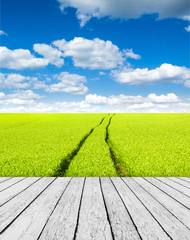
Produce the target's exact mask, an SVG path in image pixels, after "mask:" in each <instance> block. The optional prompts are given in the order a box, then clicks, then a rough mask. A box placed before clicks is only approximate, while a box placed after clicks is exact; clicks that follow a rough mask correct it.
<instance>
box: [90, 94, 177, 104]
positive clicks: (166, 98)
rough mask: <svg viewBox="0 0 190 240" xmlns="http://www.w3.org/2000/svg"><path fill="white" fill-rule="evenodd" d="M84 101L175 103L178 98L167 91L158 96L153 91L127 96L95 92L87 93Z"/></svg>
mask: <svg viewBox="0 0 190 240" xmlns="http://www.w3.org/2000/svg"><path fill="white" fill-rule="evenodd" d="M85 101H86V102H87V103H89V104H107V105H129V104H136V103H140V104H142V103H150V102H151V103H156V104H157V103H159V104H160V103H176V102H179V101H180V99H179V98H178V96H176V95H175V94H174V93H168V94H167V95H164V94H161V95H160V96H158V95H156V94H155V93H151V94H149V95H148V96H147V97H142V96H140V95H137V96H128V95H124V94H120V95H119V96H114V95H112V96H110V97H105V96H98V95H97V94H88V95H87V96H86V97H85Z"/></svg>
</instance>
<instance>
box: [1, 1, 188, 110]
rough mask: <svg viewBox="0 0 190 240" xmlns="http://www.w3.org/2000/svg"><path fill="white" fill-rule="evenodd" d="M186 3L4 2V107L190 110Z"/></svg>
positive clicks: (2, 27)
mask: <svg viewBox="0 0 190 240" xmlns="http://www.w3.org/2000/svg"><path fill="white" fill-rule="evenodd" d="M171 6H172V8H171ZM188 9H189V6H188V0H182V1H177V0H165V1H159V2H158V1H155V2H154V4H153V1H152V2H151V3H150V1H148V0H143V1H140V0H135V1H133V2H131V1H129V0H119V1H117V4H116V1H115V0H110V1H109V4H108V1H106V0H101V1H96V3H93V2H92V1H90V2H87V1H84V0H79V1H74V0H48V1H44V0H39V1H36V2H34V1H28V3H26V2H25V1H24V0H19V1H17V2H12V1H10V0H6V1H5V0H3V1H2V9H1V11H2V17H1V18H2V21H1V22H2V23H1V25H0V67H1V72H0V112H1V113H6V112H7V113H10V112H13V113H14V112H18V113H25V112H31V113H33V112H37V113H38V112H44V113H45V112H58V113H60V112H66V113H67V112H81V113H83V112H87V113H88V112H124V113H125V112H129V113H133V112H139V113H141V112H148V113H159V112H161V113H162V112H168V113H172V112H181V113H186V112H189V110H190V68H189V32H190V16H189V15H188ZM5 12H6V13H5ZM13 21H14V24H12V22H13Z"/></svg>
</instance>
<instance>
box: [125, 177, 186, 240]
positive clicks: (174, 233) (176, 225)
mask: <svg viewBox="0 0 190 240" xmlns="http://www.w3.org/2000/svg"><path fill="white" fill-rule="evenodd" d="M141 180H142V179H141V178H135V180H133V179H131V178H127V179H124V181H125V182H126V183H127V185H128V186H129V187H130V189H131V190H132V191H133V192H134V193H135V195H136V196H137V197H138V198H139V199H140V200H141V202H143V204H144V205H145V206H146V208H147V209H148V211H149V212H150V213H151V214H152V215H153V216H154V218H155V219H156V220H157V221H158V222H159V224H160V225H161V226H162V227H163V229H164V230H165V232H167V233H168V235H169V236H170V237H171V238H172V239H175V240H180V239H186V240H187V239H188V237H189V234H190V231H189V230H188V229H187V228H186V227H185V226H184V225H183V224H182V223H181V222H180V221H179V220H178V219H177V218H175V217H174V216H173V215H172V214H171V213H170V212H169V211H167V209H165V208H164V207H163V206H162V204H160V203H159V202H157V200H156V199H154V198H153V197H152V196H151V195H150V194H149V193H148V192H146V191H145V190H144V189H143V188H142V187H141V185H143V184H140V185H139V184H138V183H139V182H141Z"/></svg>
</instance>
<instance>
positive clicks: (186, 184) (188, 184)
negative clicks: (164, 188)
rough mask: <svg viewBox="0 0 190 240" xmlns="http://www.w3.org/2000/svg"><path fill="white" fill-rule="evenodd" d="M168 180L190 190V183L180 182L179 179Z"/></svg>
mask: <svg viewBox="0 0 190 240" xmlns="http://www.w3.org/2000/svg"><path fill="white" fill-rule="evenodd" d="M169 179H171V180H172V181H174V182H176V183H178V184H180V185H182V186H184V187H186V188H188V189H190V183H188V182H185V181H183V180H181V179H180V178H175V177H171V178H169Z"/></svg>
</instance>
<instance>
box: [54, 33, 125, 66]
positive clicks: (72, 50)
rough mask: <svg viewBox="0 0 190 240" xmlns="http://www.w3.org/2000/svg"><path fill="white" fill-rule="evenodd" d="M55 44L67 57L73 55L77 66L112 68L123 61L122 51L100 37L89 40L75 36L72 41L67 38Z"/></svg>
mask: <svg viewBox="0 0 190 240" xmlns="http://www.w3.org/2000/svg"><path fill="white" fill-rule="evenodd" d="M53 44H54V45H55V46H56V47H58V48H59V50H61V51H63V52H64V56H65V57H72V59H73V62H74V65H75V66H76V67H82V68H89V69H112V68H116V67H117V66H119V65H122V63H123V60H124V59H123V57H122V53H121V52H120V51H119V48H118V47H117V46H116V45H114V44H113V43H112V42H111V41H104V40H101V39H99V38H95V39H93V40H88V39H85V38H82V37H75V38H74V39H73V40H71V41H68V42H67V41H66V40H65V39H62V40H58V41H54V42H53Z"/></svg>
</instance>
